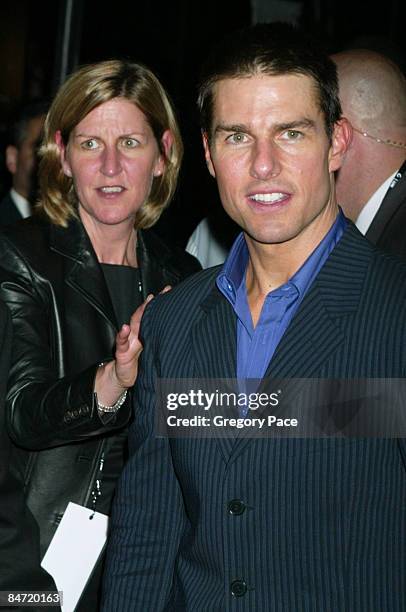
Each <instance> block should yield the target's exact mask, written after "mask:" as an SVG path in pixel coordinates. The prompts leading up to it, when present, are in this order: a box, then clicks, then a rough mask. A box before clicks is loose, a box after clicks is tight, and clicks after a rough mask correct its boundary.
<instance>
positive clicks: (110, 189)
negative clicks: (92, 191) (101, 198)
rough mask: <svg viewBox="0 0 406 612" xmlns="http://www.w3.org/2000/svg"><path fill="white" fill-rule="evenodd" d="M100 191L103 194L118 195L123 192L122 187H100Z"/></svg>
mask: <svg viewBox="0 0 406 612" xmlns="http://www.w3.org/2000/svg"><path fill="white" fill-rule="evenodd" d="M101 190H102V191H103V193H120V191H123V188H122V187H102V188H101Z"/></svg>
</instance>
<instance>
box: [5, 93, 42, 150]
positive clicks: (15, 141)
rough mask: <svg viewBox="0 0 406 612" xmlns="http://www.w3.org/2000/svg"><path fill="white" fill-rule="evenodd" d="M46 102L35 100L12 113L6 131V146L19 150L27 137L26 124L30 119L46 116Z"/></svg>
mask: <svg viewBox="0 0 406 612" xmlns="http://www.w3.org/2000/svg"><path fill="white" fill-rule="evenodd" d="M47 111H48V102H47V101H46V100H35V101H33V102H30V103H28V104H24V105H22V106H19V107H18V108H17V109H16V110H15V111H14V113H13V116H12V118H11V121H10V127H9V129H8V130H7V136H6V139H7V142H6V144H7V145H13V146H15V147H17V149H19V148H20V146H21V145H22V143H23V142H24V140H25V138H26V136H27V128H28V124H29V122H30V121H31V120H32V119H35V118H36V117H40V116H41V115H46V113H47Z"/></svg>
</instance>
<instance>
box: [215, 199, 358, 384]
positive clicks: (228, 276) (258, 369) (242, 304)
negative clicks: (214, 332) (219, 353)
mask: <svg viewBox="0 0 406 612" xmlns="http://www.w3.org/2000/svg"><path fill="white" fill-rule="evenodd" d="M346 225H347V221H346V219H345V217H344V215H343V214H342V212H341V211H340V212H339V214H338V215H337V218H336V220H335V221H334V223H333V225H332V226H331V228H330V230H329V231H328V233H327V234H326V236H325V237H324V238H323V240H322V241H321V242H320V244H319V245H318V246H317V247H316V249H315V250H314V251H313V253H312V254H311V255H310V256H309V257H308V258H307V259H306V261H305V262H304V264H303V265H302V266H301V267H300V269H299V270H298V271H297V272H296V273H295V274H294V275H293V276H292V277H291V278H290V279H289V280H288V282H287V283H285V284H284V285H281V286H280V287H278V288H277V289H274V290H273V291H270V292H269V293H268V295H267V296H266V298H265V301H264V304H263V306H262V310H261V314H260V317H259V319H258V322H257V324H256V326H255V328H254V325H253V322H252V317H251V312H250V309H249V306H248V299H247V287H246V282H245V273H246V269H247V264H248V248H247V245H246V242H245V238H244V234H243V233H241V234H239V236H238V237H237V238H236V240H235V242H234V244H233V246H232V248H231V250H230V253H229V255H228V257H227V259H226V261H225V263H224V266H223V267H222V269H221V272H220V274H219V275H218V277H217V279H216V283H217V286H218V288H219V290H220V291H221V293H222V294H223V295H224V296H225V298H226V299H227V300H228V301H229V302H230V304H231V305H232V307H233V309H234V312H235V314H236V316H237V378H238V379H240V380H241V379H247V378H251V379H252V378H257V379H258V378H263V376H264V374H265V372H266V370H267V367H268V364H269V362H270V361H271V359H272V357H273V355H274V353H275V350H276V347H277V346H278V344H279V342H280V340H281V338H282V336H283V334H284V333H285V331H286V329H287V328H288V325H289V323H290V321H291V320H292V318H293V315H294V314H295V312H296V311H297V309H298V308H299V305H300V303H301V302H302V300H303V298H304V296H305V295H306V292H307V291H308V290H309V288H310V286H311V284H312V282H313V281H314V279H315V278H316V276H317V274H318V273H319V271H320V269H321V268H322V266H323V264H324V263H325V261H326V259H327V257H328V256H329V254H330V253H331V251H332V250H333V248H334V247H335V245H336V244H337V242H338V241H339V240H340V238H341V236H342V235H343V232H344V229H345V227H346Z"/></svg>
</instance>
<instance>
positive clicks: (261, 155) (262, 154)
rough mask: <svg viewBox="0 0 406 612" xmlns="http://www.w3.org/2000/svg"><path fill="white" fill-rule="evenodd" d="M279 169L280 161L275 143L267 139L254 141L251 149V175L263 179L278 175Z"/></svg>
mask: <svg viewBox="0 0 406 612" xmlns="http://www.w3.org/2000/svg"><path fill="white" fill-rule="evenodd" d="M280 171H281V163H280V160H279V152H278V147H277V145H275V144H274V143H272V142H270V141H269V140H267V141H263V142H256V143H255V145H254V147H253V150H252V161H251V170H250V174H251V176H253V177H254V178H256V179H259V180H262V181H263V180H266V179H269V178H271V177H275V176H278V174H279V173H280Z"/></svg>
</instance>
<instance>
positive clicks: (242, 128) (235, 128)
mask: <svg viewBox="0 0 406 612" xmlns="http://www.w3.org/2000/svg"><path fill="white" fill-rule="evenodd" d="M248 131H249V130H248V127H247V126H246V125H243V124H240V123H238V124H231V125H228V124H227V123H219V124H218V125H216V127H215V130H214V133H215V134H217V133H218V132H248Z"/></svg>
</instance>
